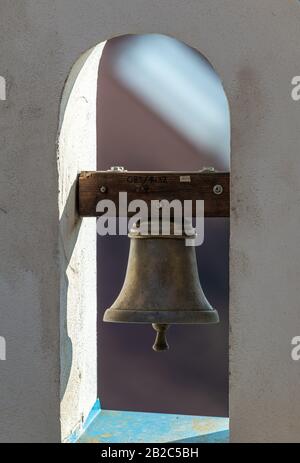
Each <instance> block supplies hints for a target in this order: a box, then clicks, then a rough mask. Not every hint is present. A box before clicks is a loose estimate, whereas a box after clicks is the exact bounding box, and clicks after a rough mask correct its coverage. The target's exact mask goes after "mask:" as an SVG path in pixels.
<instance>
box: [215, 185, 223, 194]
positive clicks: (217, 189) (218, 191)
mask: <svg viewBox="0 0 300 463" xmlns="http://www.w3.org/2000/svg"><path fill="white" fill-rule="evenodd" d="M213 192H214V194H215V195H221V194H222V193H223V187H222V185H215V186H214V187H213Z"/></svg>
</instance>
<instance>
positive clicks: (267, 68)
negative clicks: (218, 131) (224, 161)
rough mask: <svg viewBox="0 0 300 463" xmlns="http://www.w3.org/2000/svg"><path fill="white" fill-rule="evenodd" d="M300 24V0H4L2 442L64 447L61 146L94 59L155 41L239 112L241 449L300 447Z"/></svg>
mask: <svg viewBox="0 0 300 463" xmlns="http://www.w3.org/2000/svg"><path fill="white" fill-rule="evenodd" d="M299 23H300V5H299V2H298V1H296V0H294V1H290V2H283V1H282V0H263V1H262V0H253V1H251V2H249V1H248V0H227V1H226V2H225V1H222V2H220V0H203V1H201V2H200V1H199V0H188V1H185V2H182V1H180V0H159V1H158V0H127V1H124V0H111V1H100V0H98V1H96V0H87V1H85V2H82V1H80V0H72V1H71V0H55V1H52V2H46V1H37V0H32V1H30V2H22V1H20V0H3V1H2V3H1V15H0V41H1V58H0V69H1V75H3V76H4V77H5V78H6V81H7V100H6V101H1V102H0V104H1V106H0V108H1V110H0V128H1V171H0V176H1V177H0V198H1V199H0V201H1V203H0V208H1V210H0V221H1V224H0V227H1V236H0V240H1V241H0V256H1V258H0V276H1V279H0V297H1V314H0V317H1V318H0V326H1V336H5V337H6V340H7V360H6V361H5V362H1V365H0V368H1V386H0V387H1V393H0V410H1V423H0V440H1V441H15V440H17V441H55V440H57V441H58V440H60V432H61V430H60V394H59V389H60V376H59V374H60V355H59V354H60V352H59V350H60V349H59V345H60V342H59V341H60V339H59V338H60V336H59V326H60V272H63V271H64V269H61V268H60V262H61V260H60V258H59V252H58V251H59V226H58V225H59V209H58V170H57V160H56V137H57V127H58V115H59V105H60V97H61V93H62V89H63V86H64V82H65V80H66V78H67V76H68V74H69V72H70V69H71V67H72V65H73V64H74V63H75V62H76V60H77V59H78V58H79V57H80V55H82V53H83V52H85V51H86V50H88V49H90V48H91V47H92V46H94V45H96V44H97V43H99V42H101V41H103V40H105V39H108V38H110V37H113V36H115V35H121V34H125V33H146V32H161V33H164V34H169V35H173V36H176V37H177V38H178V39H180V40H183V41H185V42H186V43H188V44H189V45H192V46H194V47H195V48H198V49H199V50H200V51H201V52H202V53H203V54H204V55H205V56H206V57H207V58H208V59H209V60H210V62H211V63H212V64H213V65H214V66H215V68H216V71H217V72H218V74H219V75H220V76H221V77H222V78H223V81H224V87H225V91H226V93H227V96H228V98H229V103H230V106H231V117H232V122H231V126H232V164H231V169H232V218H231V269H230V272H231V283H230V284H231V307H230V311H231V315H230V316H231V330H232V334H231V372H232V376H231V392H230V396H231V398H230V402H231V432H232V440H233V441H254V440H259V441H271V440H280V441H288V440H290V441H297V440H299V429H298V426H299V425H298V423H299V417H300V401H299V400H297V393H298V383H299V367H298V365H297V364H295V363H293V362H292V361H291V360H290V352H289V349H290V339H291V338H292V337H293V336H295V335H296V334H299V333H297V332H296V333H295V330H296V331H297V329H298V326H299V293H300V287H299V279H300V246H299V243H300V236H299V229H298V221H299V203H300V192H299V162H300V161H299V159H300V158H299V154H298V153H299V140H298V138H299V122H298V121H299V111H300V106H299V104H297V103H296V102H293V101H292V99H291V97H290V82H291V78H292V77H293V76H295V75H299V62H300V49H299V46H298V44H299V35H300V29H299ZM75 270H76V269H75ZM76 278H77V277H76ZM69 284H70V275H69ZM74 298H75V295H74ZM67 309H68V308H67ZM73 348H74V346H73ZM75 424H76V423H74V425H75Z"/></svg>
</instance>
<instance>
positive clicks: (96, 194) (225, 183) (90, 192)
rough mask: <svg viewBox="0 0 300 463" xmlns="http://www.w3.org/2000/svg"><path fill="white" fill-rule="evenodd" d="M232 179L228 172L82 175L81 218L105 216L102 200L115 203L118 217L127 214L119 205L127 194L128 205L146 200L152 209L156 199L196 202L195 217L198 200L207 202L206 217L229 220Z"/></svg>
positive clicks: (80, 184) (125, 172) (109, 172)
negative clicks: (100, 208) (99, 206)
mask: <svg viewBox="0 0 300 463" xmlns="http://www.w3.org/2000/svg"><path fill="white" fill-rule="evenodd" d="M229 177H230V175H229V173H228V172H205V173H204V172H195V171H194V172H132V171H128V172H127V171H121V172H115V171H99V172H81V173H80V175H79V181H78V209H79V215H80V216H82V217H96V216H99V215H101V214H100V213H98V212H96V205H97V203H98V202H99V201H100V200H102V199H110V200H112V201H113V202H114V203H115V205H116V208H117V215H118V216H120V214H122V215H124V214H123V213H122V212H120V211H119V208H118V204H119V193H120V192H126V193H127V201H128V203H129V202H130V201H132V200H134V199H142V200H144V201H145V202H146V203H147V205H148V207H150V202H151V200H154V199H155V200H158V199H159V200H161V199H166V200H168V201H172V200H174V199H179V200H180V201H182V202H183V201H184V200H192V201H193V215H195V212H196V211H195V201H196V200H204V211H205V216H206V217H229V214H230V205H229V189H230V188H229V180H230V179H229ZM220 191H221V192H220ZM130 215H132V214H130V213H129V214H128V216H130Z"/></svg>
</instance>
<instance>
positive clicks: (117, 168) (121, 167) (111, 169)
mask: <svg viewBox="0 0 300 463" xmlns="http://www.w3.org/2000/svg"><path fill="white" fill-rule="evenodd" d="M109 170H110V171H112V172H126V169H125V168H124V167H123V166H112V167H111V168H110V169H109Z"/></svg>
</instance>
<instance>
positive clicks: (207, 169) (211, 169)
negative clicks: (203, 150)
mask: <svg viewBox="0 0 300 463" xmlns="http://www.w3.org/2000/svg"><path fill="white" fill-rule="evenodd" d="M215 171H216V170H215V168H214V167H203V168H202V169H200V170H199V172H201V173H202V174H212V173H214V172H215Z"/></svg>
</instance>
